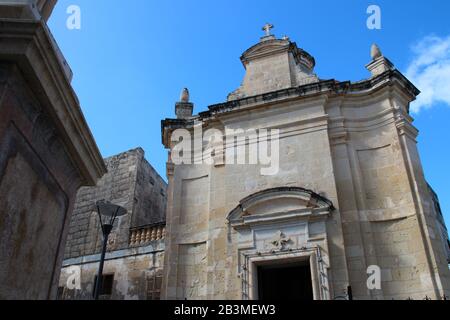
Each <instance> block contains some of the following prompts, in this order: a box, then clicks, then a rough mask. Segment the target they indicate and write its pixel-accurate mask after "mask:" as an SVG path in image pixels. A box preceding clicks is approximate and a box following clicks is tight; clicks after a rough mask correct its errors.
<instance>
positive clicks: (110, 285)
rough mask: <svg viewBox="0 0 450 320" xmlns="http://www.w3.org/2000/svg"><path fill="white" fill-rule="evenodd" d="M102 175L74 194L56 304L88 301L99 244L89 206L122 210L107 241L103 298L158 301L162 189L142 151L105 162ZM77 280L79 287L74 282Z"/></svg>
mask: <svg viewBox="0 0 450 320" xmlns="http://www.w3.org/2000/svg"><path fill="white" fill-rule="evenodd" d="M105 163H106V167H107V170H108V172H107V174H105V175H104V176H103V178H102V179H100V181H99V182H98V184H97V185H96V186H95V187H83V188H81V189H80V190H79V191H78V194H77V200H76V202H75V208H74V212H73V216H72V220H71V222H70V229H69V235H68V238H67V245H66V248H65V255H64V261H63V269H62V271H61V278H60V281H59V287H60V288H59V298H60V299H92V294H93V288H94V283H95V278H96V275H97V271H98V265H99V258H100V252H101V244H102V234H101V231H100V225H99V219H98V215H97V212H96V211H95V206H94V204H95V203H96V202H97V201H100V200H106V201H110V202H112V203H115V204H119V205H121V206H123V207H124V208H125V209H126V210H127V212H128V213H127V214H126V215H125V216H122V217H120V218H118V220H117V221H116V224H115V225H114V228H113V231H112V233H111V235H110V237H109V242H108V247H107V249H108V252H107V255H106V262H105V267H104V271H103V274H104V278H103V284H104V285H103V291H102V295H101V298H102V299H140V300H146V299H151V300H154V299H159V297H160V288H161V281H162V268H163V260H164V248H165V246H164V238H165V208H166V201H167V184H166V182H165V181H164V180H163V179H162V178H161V177H160V176H159V175H158V173H157V172H156V171H155V169H154V168H153V167H152V166H151V165H150V164H149V163H148V162H147V160H146V159H145V157H144V151H143V150H142V149H141V148H137V149H133V150H130V151H127V152H123V153H121V154H118V155H115V156H113V157H110V158H107V159H105ZM77 281H79V282H77Z"/></svg>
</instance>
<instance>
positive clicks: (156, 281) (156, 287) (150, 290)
mask: <svg viewBox="0 0 450 320" xmlns="http://www.w3.org/2000/svg"><path fill="white" fill-rule="evenodd" d="M161 285H162V276H161V275H153V276H149V277H148V278H147V300H160V298H161Z"/></svg>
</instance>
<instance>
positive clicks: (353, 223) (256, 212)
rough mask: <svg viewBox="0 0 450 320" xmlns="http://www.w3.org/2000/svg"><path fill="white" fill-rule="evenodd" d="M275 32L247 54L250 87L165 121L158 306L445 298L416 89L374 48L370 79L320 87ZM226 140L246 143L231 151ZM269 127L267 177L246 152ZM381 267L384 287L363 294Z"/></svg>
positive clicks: (438, 224)
mask: <svg viewBox="0 0 450 320" xmlns="http://www.w3.org/2000/svg"><path fill="white" fill-rule="evenodd" d="M270 27H271V26H270V25H268V26H266V27H265V31H266V35H265V36H264V37H262V38H261V41H260V42H258V43H257V44H255V45H254V46H252V47H250V48H249V49H248V50H247V51H245V52H244V53H243V55H242V57H241V61H242V63H243V65H244V68H245V69H246V73H245V77H244V80H243V82H242V85H241V86H240V87H239V88H238V89H237V90H235V91H234V92H232V93H231V94H230V95H229V96H228V101H226V102H224V103H221V104H217V105H212V106H210V107H209V108H208V110H206V111H204V112H201V113H199V114H196V115H194V114H192V109H193V104H192V103H191V102H189V101H188V100H187V99H186V94H184V95H183V97H184V98H183V99H181V100H182V101H181V102H179V103H177V104H176V114H177V119H166V120H164V121H163V122H162V138H163V144H164V146H165V147H166V148H167V149H168V150H169V159H168V163H167V176H168V182H169V183H168V185H169V187H168V206H167V237H166V253H165V259H164V278H163V288H162V295H163V298H165V299H258V298H259V299H265V298H274V297H275V298H279V299H288V300H289V299H325V300H326V299H339V298H342V297H347V296H348V295H349V290H350V289H351V292H352V294H353V297H354V298H355V299H406V298H408V297H411V298H414V299H423V298H424V297H426V296H428V297H430V298H432V299H440V298H441V297H443V295H444V294H445V295H447V296H449V295H450V273H449V269H448V259H449V248H448V240H447V234H446V233H447V232H446V229H445V224H444V223H443V219H442V216H441V215H440V209H439V210H438V208H439V205H438V202H437V197H435V195H434V193H433V192H431V191H430V189H429V187H428V184H427V182H426V180H425V177H424V173H423V170H422V165H421V162H420V158H419V154H418V151H417V146H416V137H417V135H418V131H417V129H416V128H415V127H414V126H413V119H412V117H411V116H410V114H409V105H410V102H412V101H413V100H415V98H416V96H417V95H418V94H419V90H418V89H417V88H416V87H415V86H414V85H413V84H412V83H411V82H410V81H408V79H406V78H405V77H404V76H403V75H402V74H401V73H400V72H399V71H398V70H396V69H395V67H394V66H393V64H392V63H391V62H390V61H389V60H388V59H387V58H386V57H384V56H383V55H382V54H381V51H380V50H379V48H378V47H376V46H373V48H372V54H371V55H372V60H371V61H370V62H369V64H368V65H367V66H366V67H367V69H368V70H369V71H370V76H369V77H368V78H367V79H365V80H362V81H358V82H350V81H337V80H334V79H331V80H324V79H320V78H319V77H318V76H317V75H316V74H315V73H314V66H315V60H314V58H313V57H312V56H311V55H310V54H308V53H307V52H306V51H304V50H303V49H300V48H298V47H297V45H296V44H295V43H294V42H291V41H290V40H289V38H287V37H284V38H282V39H278V38H276V37H275V36H274V35H272V34H270ZM231 129H233V130H237V129H240V130H241V132H244V137H243V138H242V136H241V137H240V138H241V139H240V140H239V139H238V140H237V141H238V142H237V143H236V142H235V141H236V139H235V138H239V134H238V135H236V136H233V135H231V140H229V138H230V135H229V134H227V132H228V131H229V130H231ZM265 129H267V130H275V131H273V132H277V135H275V136H271V138H265V139H266V140H265V142H266V145H267V143H268V141H269V140H270V142H271V143H272V142H273V144H272V145H271V152H272V155H275V156H277V155H278V156H279V168H278V170H275V171H274V172H272V173H269V174H263V173H262V172H263V171H262V169H264V166H265V165H266V164H265V163H262V162H257V164H249V163H250V160H249V159H251V157H252V156H254V154H253V153H252V151H251V150H253V151H254V150H258V149H259V150H261V149H264V150H265V149H267V147H265V146H264V144H263V143H264V141H261V139H260V138H261V136H259V137H258V135H257V133H258V132H259V133H260V132H264V130H265ZM196 130H197V134H196ZM207 130H210V133H211V132H212V133H213V134H211V135H209V136H207V135H206V131H207ZM276 130H278V131H276ZM198 132H200V134H198ZM202 132H205V135H202ZM235 132H236V131H235ZM248 132H250V133H251V134H249V135H247V136H245V133H248ZM255 132H256V133H255ZM240 134H241V135H242V133H240ZM189 137H194V139H193V143H192V145H191V143H189V148H188V147H186V148H185V149H183V150H182V152H181V149H180V148H179V146H180V144H181V143H182V142H184V143H185V142H186V141H187V140H189V139H188V138H189ZM186 139H187V140H186ZM189 141H190V140H189ZM239 141H240V142H241V144H240V145H239ZM236 144H238V147H237V148H236V150H235V145H236ZM239 146H240V147H241V148H240V149H239ZM255 146H256V147H257V148H256V147H255ZM191 147H192V149H191ZM242 147H243V148H242ZM252 148H253V149H252ZM230 149H233V150H230ZM205 150H208V152H207V153H205ZM186 151H191V152H186ZM234 151H236V152H234ZM266 151H267V150H266ZM187 153H188V154H189V155H188V156H187V155H186V154H187ZM192 153H194V155H193V156H192ZM228 154H231V155H232V157H231V158H230V159H232V160H233V161H228V160H229V159H228V158H227V155H228ZM235 154H236V155H237V156H238V157H239V155H241V156H242V155H243V156H245V159H246V160H247V162H244V163H240V164H234V163H235V162H236V159H235ZM175 158H176V159H177V161H175V160H174V159H175ZM225 158H226V159H227V160H226V161H225ZM275 158H276V157H275ZM180 159H183V161H182V162H180V161H179V160H180ZM253 160H254V159H253ZM374 266H375V269H373V268H374ZM377 267H379V270H380V271H381V277H380V279H381V288H377V287H375V288H369V287H368V286H367V279H368V274H367V272H368V270H369V271H370V270H375V271H374V272H376V271H377ZM370 272H372V271H370Z"/></svg>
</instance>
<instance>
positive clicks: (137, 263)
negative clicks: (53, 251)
mask: <svg viewBox="0 0 450 320" xmlns="http://www.w3.org/2000/svg"><path fill="white" fill-rule="evenodd" d="M98 259H99V255H91V256H84V257H79V258H74V259H68V260H66V261H65V262H64V265H63V268H62V270H61V277H60V281H59V299H62V300H90V299H92V296H93V291H94V283H95V277H96V275H97V272H98V264H99V261H98ZM163 264H164V240H157V241H152V242H151V243H150V244H147V245H146V246H142V247H138V248H128V249H124V250H117V251H113V252H109V253H108V254H107V255H106V260H105V266H104V269H103V275H106V276H112V277H113V285H112V292H111V294H110V295H102V296H101V297H100V298H101V299H109V300H159V299H160V288H161V282H162V268H163ZM77 276H79V285H80V287H79V288H76V287H71V285H76V281H78V280H75V277H77Z"/></svg>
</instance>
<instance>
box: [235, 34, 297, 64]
mask: <svg viewBox="0 0 450 320" xmlns="http://www.w3.org/2000/svg"><path fill="white" fill-rule="evenodd" d="M289 47H290V44H289V42H288V41H286V40H279V39H275V40H269V41H264V42H260V43H258V44H256V45H254V46H252V47H250V48H249V49H247V50H246V51H245V52H244V53H243V54H242V56H241V61H242V62H244V64H245V61H248V60H251V59H253V58H257V57H260V56H265V55H271V54H274V53H277V52H281V51H288V50H289Z"/></svg>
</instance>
